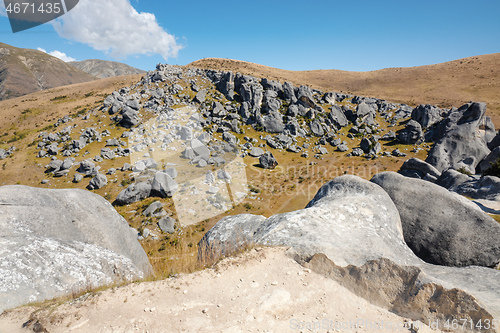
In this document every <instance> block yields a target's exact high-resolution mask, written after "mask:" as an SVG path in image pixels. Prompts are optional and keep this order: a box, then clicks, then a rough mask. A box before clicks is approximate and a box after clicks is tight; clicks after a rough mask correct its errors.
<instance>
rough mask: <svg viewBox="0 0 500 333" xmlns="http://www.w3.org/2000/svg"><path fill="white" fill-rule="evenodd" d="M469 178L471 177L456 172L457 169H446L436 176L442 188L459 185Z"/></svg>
mask: <svg viewBox="0 0 500 333" xmlns="http://www.w3.org/2000/svg"><path fill="white" fill-rule="evenodd" d="M471 179H472V177H471V176H468V175H466V174H463V173H461V172H458V171H457V170H454V169H448V170H446V171H445V172H443V173H442V174H441V176H440V177H439V178H438V180H437V184H438V185H440V186H442V187H444V188H447V189H450V188H453V187H456V186H459V185H460V184H463V183H465V182H466V181H468V180H471Z"/></svg>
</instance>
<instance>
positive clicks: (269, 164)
mask: <svg viewBox="0 0 500 333" xmlns="http://www.w3.org/2000/svg"><path fill="white" fill-rule="evenodd" d="M259 163H260V165H261V166H262V167H263V168H264V169H274V168H276V167H277V166H278V161H277V160H276V158H275V157H274V155H273V154H272V153H270V152H267V153H265V154H263V155H261V156H260V157H259Z"/></svg>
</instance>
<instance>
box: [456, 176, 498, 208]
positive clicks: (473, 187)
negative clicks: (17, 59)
mask: <svg viewBox="0 0 500 333" xmlns="http://www.w3.org/2000/svg"><path fill="white" fill-rule="evenodd" d="M478 178H479V176H473V177H469V179H468V180H466V181H464V182H462V183H460V184H458V185H455V186H453V187H450V188H449V190H450V191H454V192H457V193H458V194H461V195H464V196H466V197H469V198H472V199H483V200H490V201H498V202H500V178H498V177H495V176H484V177H480V178H479V179H478Z"/></svg>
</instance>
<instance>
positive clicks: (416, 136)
mask: <svg viewBox="0 0 500 333" xmlns="http://www.w3.org/2000/svg"><path fill="white" fill-rule="evenodd" d="M397 138H398V141H399V142H401V143H402V144H407V145H415V144H417V145H418V144H421V143H422V142H424V132H423V131H422V126H421V125H420V124H419V123H417V122H416V121H415V120H410V121H409V122H408V123H407V124H406V126H405V128H404V129H402V130H401V131H400V132H399V133H398V135H397Z"/></svg>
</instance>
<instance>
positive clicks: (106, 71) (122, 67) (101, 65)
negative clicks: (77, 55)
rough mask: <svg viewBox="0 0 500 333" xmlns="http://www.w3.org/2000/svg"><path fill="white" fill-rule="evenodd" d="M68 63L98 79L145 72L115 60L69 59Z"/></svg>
mask: <svg viewBox="0 0 500 333" xmlns="http://www.w3.org/2000/svg"><path fill="white" fill-rule="evenodd" d="M68 64H70V65H71V66H74V67H75V68H78V69H79V70H81V71H84V72H85V73H88V74H90V75H93V76H95V77H98V78H100V79H104V78H107V77H112V76H120V75H132V74H142V73H146V72H145V71H143V70H141V69H137V68H134V67H131V66H129V65H126V64H122V63H121V62H116V61H106V60H97V59H89V60H83V61H71V62H68Z"/></svg>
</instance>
